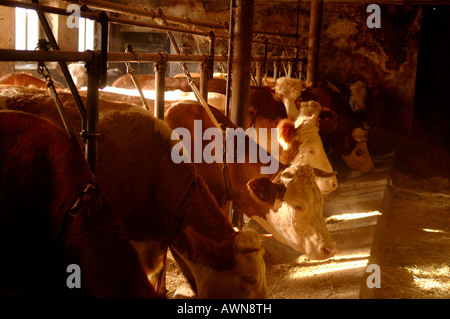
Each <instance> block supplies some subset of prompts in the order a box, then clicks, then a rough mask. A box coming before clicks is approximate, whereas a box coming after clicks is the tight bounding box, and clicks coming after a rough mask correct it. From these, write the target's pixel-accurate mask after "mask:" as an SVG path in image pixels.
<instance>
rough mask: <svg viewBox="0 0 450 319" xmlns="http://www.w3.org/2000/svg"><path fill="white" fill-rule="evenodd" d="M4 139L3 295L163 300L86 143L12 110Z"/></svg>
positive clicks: (0, 134) (3, 119) (0, 165)
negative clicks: (96, 171) (91, 165)
mask: <svg viewBox="0 0 450 319" xmlns="http://www.w3.org/2000/svg"><path fill="white" fill-rule="evenodd" d="M0 140H1V143H0V225H1V226H0V237H1V240H0V249H1V252H2V262H1V263H0V277H1V279H0V295H1V297H2V298H21V299H22V298H25V299H32V298H33V299H35V298H38V299H41V298H46V299H48V298H52V299H53V298H156V297H157V295H156V293H155V291H154V288H153V287H152V286H151V285H150V284H149V282H148V280H147V277H146V276H145V273H144V271H143V269H142V267H141V264H140V261H139V259H138V256H137V253H136V251H135V249H134V248H133V246H132V245H131V243H130V242H129V240H128V239H127V236H126V233H125V230H124V227H123V224H121V223H120V221H119V219H118V217H117V214H116V213H115V212H114V210H113V209H112V207H111V206H110V204H109V203H108V199H107V198H106V196H105V194H104V192H103V191H102V190H101V188H100V186H99V185H98V183H97V182H96V181H95V178H94V176H93V174H92V173H91V172H90V170H89V168H88V165H87V163H86V161H85V159H84V156H83V154H82V151H81V149H80V148H79V146H78V145H77V144H76V143H73V141H71V140H70V139H69V138H68V136H67V135H66V134H65V133H64V132H63V131H62V130H61V129H59V128H57V127H56V126H54V125H53V124H51V123H50V122H48V121H46V120H44V119H41V118H39V117H37V116H35V115H31V114H28V113H23V112H17V111H4V110H3V111H0ZM69 266H70V267H75V266H76V267H79V271H80V272H81V276H80V277H79V281H78V283H77V280H76V279H74V280H72V279H70V277H71V274H72V272H73V271H74V270H72V268H70V269H71V270H70V272H68V269H69ZM79 274H80V273H79ZM72 284H74V285H75V287H76V288H78V289H76V288H73V287H72V286H71V285H72ZM70 288H72V289H70Z"/></svg>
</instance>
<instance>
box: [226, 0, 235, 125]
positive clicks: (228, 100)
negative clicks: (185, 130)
mask: <svg viewBox="0 0 450 319" xmlns="http://www.w3.org/2000/svg"><path fill="white" fill-rule="evenodd" d="M235 16H236V0H231V1H230V29H229V31H228V33H229V34H230V37H229V39H228V61H227V88H226V91H225V94H226V104H225V115H226V116H227V117H230V103H231V83H232V79H231V74H232V71H233V63H232V61H233V56H234V55H233V50H234V48H233V47H234V24H235Z"/></svg>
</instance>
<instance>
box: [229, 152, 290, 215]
mask: <svg viewBox="0 0 450 319" xmlns="http://www.w3.org/2000/svg"><path fill="white" fill-rule="evenodd" d="M278 164H279V167H278V170H277V172H275V173H274V174H261V167H265V166H267V165H268V164H263V163H261V162H259V159H258V162H257V163H249V162H246V163H244V164H239V163H236V164H228V165H230V169H229V171H230V182H231V192H232V199H233V202H234V203H235V204H236V205H237V206H238V207H239V208H240V210H241V211H242V212H243V213H244V214H245V215H247V216H248V217H252V216H260V217H263V218H264V217H265V215H266V214H268V213H269V211H270V209H271V208H272V206H271V205H269V204H267V203H263V202H260V201H256V200H255V199H254V198H253V197H252V195H251V193H250V191H249V190H248V188H247V183H248V182H249V181H250V180H252V179H254V178H260V177H267V178H268V179H270V180H275V179H276V178H277V176H279V174H280V173H281V172H282V171H284V170H285V169H286V167H288V165H284V164H282V163H278Z"/></svg>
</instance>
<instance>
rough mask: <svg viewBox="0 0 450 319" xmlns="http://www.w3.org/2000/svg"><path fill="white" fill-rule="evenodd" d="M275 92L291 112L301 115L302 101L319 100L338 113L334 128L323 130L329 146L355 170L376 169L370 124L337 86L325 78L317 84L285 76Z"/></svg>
mask: <svg viewBox="0 0 450 319" xmlns="http://www.w3.org/2000/svg"><path fill="white" fill-rule="evenodd" d="M275 92H276V94H277V95H279V96H280V97H281V98H282V99H283V101H284V103H285V105H286V108H287V109H288V113H289V112H290V113H291V114H292V115H291V116H294V117H295V116H296V114H297V116H298V114H299V113H300V106H301V105H302V104H301V102H306V101H311V100H313V101H316V102H318V103H320V105H321V106H324V107H327V108H328V109H330V110H332V111H333V112H335V113H336V114H337V118H336V125H335V126H334V130H332V131H329V130H327V131H328V132H327V133H329V134H327V135H325V130H322V131H319V132H320V134H321V137H322V141H323V143H324V145H325V146H326V147H331V148H333V149H335V150H336V151H337V152H338V153H339V154H340V156H341V157H342V159H343V160H344V162H345V163H346V164H347V166H348V167H350V168H351V169H353V170H357V171H360V172H362V173H367V172H370V171H372V170H373V168H374V166H373V162H372V158H371V156H370V154H369V151H368V149H367V132H365V134H361V132H362V131H367V128H366V127H364V126H362V125H361V126H360V125H358V124H357V123H355V122H354V120H353V119H352V117H351V116H350V114H349V110H348V108H347V107H346V106H345V102H344V101H343V100H342V98H341V97H340V95H339V93H338V92H336V91H335V90H334V89H333V87H331V86H327V85H326V84H325V83H323V82H319V83H318V87H317V88H313V87H311V86H307V85H306V84H305V82H304V81H301V80H299V79H294V78H287V77H282V78H279V79H278V80H277V85H276V88H275Z"/></svg>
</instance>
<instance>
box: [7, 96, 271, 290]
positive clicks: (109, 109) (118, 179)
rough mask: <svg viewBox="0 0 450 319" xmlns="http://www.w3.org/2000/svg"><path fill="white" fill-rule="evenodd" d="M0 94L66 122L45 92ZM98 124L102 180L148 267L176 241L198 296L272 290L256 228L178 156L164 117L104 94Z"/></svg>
mask: <svg viewBox="0 0 450 319" xmlns="http://www.w3.org/2000/svg"><path fill="white" fill-rule="evenodd" d="M60 99H61V101H62V102H63V104H64V105H65V107H66V110H67V112H68V113H69V116H70V118H71V121H72V122H73V123H74V125H75V127H79V126H80V119H79V116H78V114H77V109H76V106H75V105H74V103H73V102H72V98H71V96H70V95H69V94H66V93H61V94H60ZM0 101H1V102H0V103H1V104H0V105H3V106H7V107H9V108H16V109H21V110H24V111H27V112H31V113H35V114H40V115H41V116H43V117H46V118H49V119H50V120H52V121H53V122H55V123H58V125H59V126H61V122H60V119H59V115H58V114H57V112H56V109H55V108H54V106H53V105H52V103H53V102H52V99H51V97H50V96H49V95H48V94H46V93H45V92H42V91H40V92H39V91H38V90H34V91H33V90H25V89H22V88H14V89H11V88H9V89H3V90H0ZM99 131H100V133H101V137H100V139H99V156H98V159H99V160H98V181H99V183H100V184H101V185H103V186H104V189H105V192H106V194H107V195H108V198H110V200H111V204H112V205H113V206H114V208H115V209H116V210H117V212H118V213H119V216H120V218H121V220H122V221H123V223H124V225H125V229H126V231H127V233H128V235H129V239H130V240H132V241H133V242H134V244H135V247H136V248H137V250H138V251H139V252H140V254H139V255H140V259H141V262H142V264H143V266H144V268H145V270H146V272H147V274H149V275H150V274H152V273H154V272H155V271H157V270H158V269H159V268H160V267H161V264H160V261H161V256H162V255H164V254H165V250H166V249H167V246H170V247H171V249H172V251H173V252H174V254H175V255H177V256H179V261H180V263H179V264H180V266H181V267H182V270H183V273H184V274H185V275H186V277H187V278H188V280H189V281H190V283H191V285H192V287H193V289H194V291H195V292H196V293H197V294H198V296H199V297H201V298H265V297H267V296H268V295H267V285H266V281H265V265H264V261H263V258H262V251H261V247H260V243H259V236H258V234H256V233H255V232H252V231H244V232H241V233H239V234H238V233H236V232H235V231H234V230H233V228H232V226H231V224H230V223H229V221H228V220H227V219H226V217H225V216H224V213H223V211H222V210H221V209H220V207H219V206H218V205H217V202H216V201H215V199H214V198H213V197H212V195H211V193H210V191H209V190H208V188H207V186H206V185H205V183H204V182H203V180H202V179H201V178H200V177H199V176H198V175H197V173H196V170H195V167H194V166H193V165H192V164H175V163H173V161H172V160H171V158H170V154H171V148H172V146H173V143H174V142H173V141H171V139H170V136H171V131H170V129H169V128H168V127H167V126H166V125H165V124H164V123H163V122H161V121H159V120H157V119H155V118H154V117H153V116H151V115H150V114H149V113H148V111H145V110H143V109H142V108H139V107H136V106H131V105H128V104H124V103H113V102H110V101H101V102H100V116H99ZM193 185H194V186H193ZM192 187H193V188H194V189H193V190H192V194H191V195H188V192H190V189H192ZM185 206H186V208H183V207H185ZM178 216H182V217H181V220H178ZM183 216H184V217H183ZM178 223H180V225H179V226H175V225H177V224H178ZM243 281H245V283H244V282H243Z"/></svg>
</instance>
